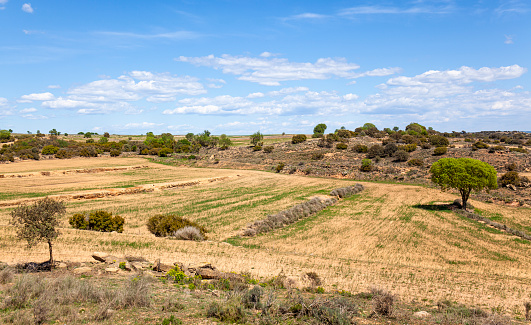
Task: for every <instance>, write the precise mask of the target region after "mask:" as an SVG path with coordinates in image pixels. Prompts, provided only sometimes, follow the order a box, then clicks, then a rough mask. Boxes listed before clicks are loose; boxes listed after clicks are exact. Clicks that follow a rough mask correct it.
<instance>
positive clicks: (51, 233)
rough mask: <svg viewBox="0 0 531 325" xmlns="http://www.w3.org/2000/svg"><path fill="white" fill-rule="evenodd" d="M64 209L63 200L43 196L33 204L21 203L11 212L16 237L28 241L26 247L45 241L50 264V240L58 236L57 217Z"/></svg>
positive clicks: (51, 262) (51, 259) (51, 261)
mask: <svg viewBox="0 0 531 325" xmlns="http://www.w3.org/2000/svg"><path fill="white" fill-rule="evenodd" d="M65 211H66V207H65V204H64V203H63V202H59V201H55V200H54V199H50V198H48V197H45V198H44V199H41V200H39V201H37V202H35V203H34V204H33V205H21V206H19V207H17V208H15V209H14V210H13V211H12V212H11V218H12V220H11V224H12V225H14V226H15V227H17V237H18V238H20V239H24V240H26V241H27V242H28V248H31V247H33V246H35V244H37V243H39V242H43V241H44V242H47V243H48V248H49V251H50V264H52V265H53V255H52V240H54V239H55V238H57V237H58V236H59V231H58V230H57V229H56V227H57V226H59V221H58V220H57V217H58V216H59V215H62V214H64V213H65Z"/></svg>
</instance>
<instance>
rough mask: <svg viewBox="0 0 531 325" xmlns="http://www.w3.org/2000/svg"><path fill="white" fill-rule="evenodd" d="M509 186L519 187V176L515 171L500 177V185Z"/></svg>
mask: <svg viewBox="0 0 531 325" xmlns="http://www.w3.org/2000/svg"><path fill="white" fill-rule="evenodd" d="M509 184H510V185H514V186H520V175H518V172H517V171H514V170H511V171H508V172H507V173H505V174H503V175H502V176H501V177H500V185H502V186H507V185H509Z"/></svg>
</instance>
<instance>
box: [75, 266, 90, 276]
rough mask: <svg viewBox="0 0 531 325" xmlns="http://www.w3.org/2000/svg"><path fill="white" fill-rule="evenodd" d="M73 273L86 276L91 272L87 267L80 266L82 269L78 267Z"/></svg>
mask: <svg viewBox="0 0 531 325" xmlns="http://www.w3.org/2000/svg"><path fill="white" fill-rule="evenodd" d="M73 272H74V274H87V273H90V272H92V268H90V267H88V266H82V267H78V268H77V269H74V271H73Z"/></svg>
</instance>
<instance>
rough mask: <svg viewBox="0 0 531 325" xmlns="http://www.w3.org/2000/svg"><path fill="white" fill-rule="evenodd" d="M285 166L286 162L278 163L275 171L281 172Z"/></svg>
mask: <svg viewBox="0 0 531 325" xmlns="http://www.w3.org/2000/svg"><path fill="white" fill-rule="evenodd" d="M284 166H285V165H284V163H279V164H278V165H277V167H275V171H276V172H277V173H280V171H281V170H282V169H284Z"/></svg>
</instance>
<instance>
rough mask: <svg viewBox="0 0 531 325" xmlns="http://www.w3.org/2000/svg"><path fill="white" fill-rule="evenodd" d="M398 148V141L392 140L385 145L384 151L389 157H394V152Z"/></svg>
mask: <svg viewBox="0 0 531 325" xmlns="http://www.w3.org/2000/svg"><path fill="white" fill-rule="evenodd" d="M397 150H398V146H397V145H396V143H394V142H391V143H388V144H386V145H385V147H384V153H385V154H386V155H388V156H389V157H392V156H393V154H394V153H395V152H396V151H397Z"/></svg>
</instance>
